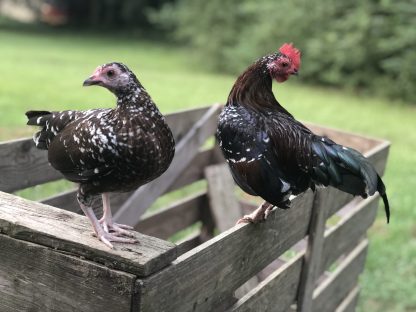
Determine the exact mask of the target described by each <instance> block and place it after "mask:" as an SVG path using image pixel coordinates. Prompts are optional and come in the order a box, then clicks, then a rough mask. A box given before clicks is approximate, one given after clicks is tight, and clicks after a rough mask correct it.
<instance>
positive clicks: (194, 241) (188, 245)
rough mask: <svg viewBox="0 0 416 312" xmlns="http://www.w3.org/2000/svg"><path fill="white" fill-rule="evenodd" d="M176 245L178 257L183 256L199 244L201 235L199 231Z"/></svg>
mask: <svg viewBox="0 0 416 312" xmlns="http://www.w3.org/2000/svg"><path fill="white" fill-rule="evenodd" d="M176 244H177V245H178V256H180V255H183V254H184V253H186V252H188V251H189V250H191V249H193V248H195V247H196V246H199V245H200V244H201V233H200V232H199V231H198V232H195V233H191V234H190V235H188V236H186V237H185V238H183V239H182V240H181V241H179V242H177V243H176Z"/></svg>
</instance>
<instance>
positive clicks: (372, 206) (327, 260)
mask: <svg viewBox="0 0 416 312" xmlns="http://www.w3.org/2000/svg"><path fill="white" fill-rule="evenodd" d="M377 202H378V198H367V199H366V200H363V201H361V202H360V203H359V205H358V206H357V207H356V208H354V209H352V210H350V211H349V212H348V213H345V214H343V216H342V219H341V220H340V221H339V223H337V224H336V225H335V226H334V227H333V228H329V229H327V230H326V231H325V235H324V237H325V241H324V246H323V249H322V257H321V259H322V263H324V265H322V264H321V265H320V266H318V270H317V275H320V274H322V273H323V272H324V270H325V269H326V268H327V267H328V265H329V264H331V263H333V262H334V261H335V260H336V259H338V258H339V257H340V256H341V255H342V254H345V253H348V252H351V250H353V249H354V247H355V246H357V243H358V242H359V241H360V239H361V238H362V237H363V236H364V235H365V233H366V230H367V228H368V227H369V226H370V225H371V224H372V222H373V221H374V217H375V213H376V211H377ZM371 216H373V217H371ZM301 245H303V248H302V250H299V251H298V254H297V255H296V256H295V257H294V258H292V259H291V260H289V261H288V262H286V263H285V264H283V266H281V267H279V268H278V269H277V271H275V272H273V273H271V274H270V275H269V276H268V277H266V279H265V280H263V281H262V282H260V283H259V285H258V286H257V287H256V288H255V289H253V290H252V291H251V292H249V293H248V294H247V295H245V296H244V297H243V298H241V299H240V300H239V301H238V302H237V303H236V304H235V305H234V306H233V307H232V308H231V309H230V311H239V312H243V311H244V312H245V311H250V312H256V311H265V312H276V311H288V309H289V307H290V305H291V304H292V303H293V302H295V299H296V296H297V293H298V282H299V278H300V274H301V269H302V261H303V256H304V254H305V252H306V248H305V247H306V246H304V244H301ZM292 249H293V248H292ZM276 290H279V295H278V296H277V295H276ZM281 290H282V291H281ZM322 311H324V310H322Z"/></svg>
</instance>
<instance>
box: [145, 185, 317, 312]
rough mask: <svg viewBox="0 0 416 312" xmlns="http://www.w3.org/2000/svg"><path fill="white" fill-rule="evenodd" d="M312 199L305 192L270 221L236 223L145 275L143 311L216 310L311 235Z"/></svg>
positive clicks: (270, 218)
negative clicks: (305, 237)
mask: <svg viewBox="0 0 416 312" xmlns="http://www.w3.org/2000/svg"><path fill="white" fill-rule="evenodd" d="M312 200H313V194H312V192H307V193H305V194H302V195H300V196H298V197H297V198H295V199H294V200H293V202H292V208H291V209H289V210H284V211H283V210H276V211H274V212H272V213H271V215H270V216H269V218H268V219H267V222H265V223H262V224H258V225H253V224H244V225H238V226H235V227H233V228H232V229H230V230H228V231H225V232H223V233H221V234H219V235H218V236H216V237H214V238H213V239H211V240H209V241H208V242H206V243H204V244H202V245H200V246H198V247H196V248H194V249H193V250H192V251H190V252H188V253H186V254H184V255H182V256H180V257H178V259H177V260H175V261H174V262H173V263H172V265H171V266H169V267H167V268H165V269H163V270H162V271H160V272H158V273H156V274H154V275H152V276H150V277H149V278H146V279H143V280H141V281H140V283H139V284H138V287H139V288H140V290H141V291H140V292H141V300H140V302H139V303H138V304H139V305H140V308H141V311H143V312H145V311H170V312H175V311H180V312H185V311H212V309H213V307H217V306H218V305H221V304H222V303H223V301H224V300H228V299H229V298H230V295H231V294H232V292H234V290H236V289H237V288H238V287H239V286H241V285H242V284H243V283H244V282H245V281H247V280H248V279H249V278H250V277H252V276H253V275H254V274H256V273H257V272H259V271H260V270H261V269H262V268H264V267H265V266H266V265H267V264H268V263H270V262H271V261H272V260H274V259H276V258H277V257H278V256H279V255H280V254H282V253H283V252H284V251H285V250H286V249H287V248H289V247H290V246H292V245H294V244H295V243H296V242H297V241H298V240H300V239H301V238H303V237H304V236H305V235H306V232H307V228H308V225H309V216H310V213H311V206H312Z"/></svg>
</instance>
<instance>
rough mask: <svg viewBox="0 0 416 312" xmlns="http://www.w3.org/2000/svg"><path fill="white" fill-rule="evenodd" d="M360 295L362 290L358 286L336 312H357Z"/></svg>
mask: <svg viewBox="0 0 416 312" xmlns="http://www.w3.org/2000/svg"><path fill="white" fill-rule="evenodd" d="M359 295H360V288H359V287H358V286H356V287H355V288H354V289H353V290H351V291H350V293H349V294H348V296H347V297H345V299H344V300H343V301H342V302H341V304H340V305H339V306H338V307H337V309H336V310H335V312H355V307H356V306H357V301H358V297H359Z"/></svg>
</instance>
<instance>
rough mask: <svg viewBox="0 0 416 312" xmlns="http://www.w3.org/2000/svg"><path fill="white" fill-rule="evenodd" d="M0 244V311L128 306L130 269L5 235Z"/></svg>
mask: <svg viewBox="0 0 416 312" xmlns="http://www.w3.org/2000/svg"><path fill="white" fill-rule="evenodd" d="M0 246H1V247H0V248H1V257H0V267H1V270H0V298H1V299H0V311H2V312H21V311H50V312H70V311H84V312H93V311H97V312H98V311H120V312H130V311H131V310H130V306H131V301H132V297H133V296H134V287H135V281H136V276H134V275H132V274H128V273H125V272H121V271H116V270H112V269H109V268H106V267H105V266H102V265H98V264H96V263H94V262H90V261H86V260H82V259H80V258H78V257H73V256H70V255H65V254H62V253H60V252H59V251H57V250H54V249H51V248H48V247H45V246H41V245H37V244H33V243H30V242H26V241H21V240H18V239H14V238H11V237H9V236H7V235H4V234H0ZM115 299H116V300H115Z"/></svg>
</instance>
